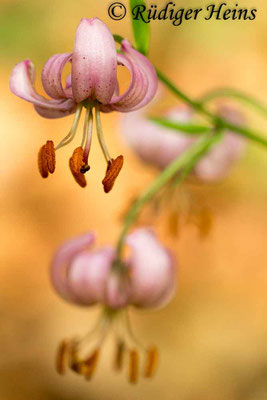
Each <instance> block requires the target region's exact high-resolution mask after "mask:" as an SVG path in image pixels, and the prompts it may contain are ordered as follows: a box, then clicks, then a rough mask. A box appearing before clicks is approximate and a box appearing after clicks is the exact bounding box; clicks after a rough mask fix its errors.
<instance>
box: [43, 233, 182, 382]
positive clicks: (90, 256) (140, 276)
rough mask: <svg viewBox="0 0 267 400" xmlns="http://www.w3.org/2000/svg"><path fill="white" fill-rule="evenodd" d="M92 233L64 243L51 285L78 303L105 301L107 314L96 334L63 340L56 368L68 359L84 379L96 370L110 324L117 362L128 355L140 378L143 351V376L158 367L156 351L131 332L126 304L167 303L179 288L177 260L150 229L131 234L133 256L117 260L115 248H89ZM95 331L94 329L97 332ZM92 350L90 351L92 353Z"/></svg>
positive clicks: (62, 369) (132, 377) (153, 305)
mask: <svg viewBox="0 0 267 400" xmlns="http://www.w3.org/2000/svg"><path fill="white" fill-rule="evenodd" d="M94 240H95V239H94V234H93V233H88V234H85V235H82V236H80V237H78V238H75V239H72V240H70V241H68V242H66V243H65V244H64V245H63V246H62V247H61V248H60V249H59V250H58V251H57V253H56V255H55V257H54V260H53V263H52V269H51V277H52V283H53V286H54V288H55V289H56V291H57V292H58V293H59V295H60V296H61V297H62V298H63V299H65V300H67V301H69V302H72V303H75V304H77V305H79V306H84V307H87V306H92V305H94V304H97V303H101V304H102V305H103V306H104V313H103V315H102V317H101V319H100V321H99V324H98V325H97V326H98V328H97V333H98V335H97V340H96V342H95V344H94V347H93V349H92V342H93V340H94V336H92V335H90V334H89V335H87V336H86V337H84V338H82V339H79V340H78V339H75V340H70V341H64V342H63V343H62V344H61V345H60V348H59V352H58V359H57V368H58V371H59V372H60V373H63V372H65V365H66V359H68V362H69V364H70V367H71V368H72V369H73V370H74V371H76V372H79V373H80V374H82V375H84V376H85V377H86V378H90V377H91V376H92V373H93V372H94V369H95V366H96V363H97V360H98V356H99V353H100V348H101V344H102V343H103V341H104V339H105V337H106V335H107V334H108V332H109V330H110V328H113V330H114V333H115V336H116V342H117V346H116V356H115V366H116V367H117V368H118V369H120V368H121V367H122V359H123V357H124V356H126V355H127V353H128V356H129V379H130V381H131V382H133V383H134V382H136V380H137V375H138V369H139V356H140V351H141V353H142V354H143V355H144V356H145V357H146V365H145V376H147V377H150V376H151V375H152V374H153V372H154V369H155V364H156V357H157V350H156V348H155V347H151V348H150V349H148V350H146V349H144V347H143V346H142V345H140V343H139V341H137V340H136V339H135V337H134V336H133V333H132V330H131V328H130V326H129V319H128V314H127V307H128V306H130V305H132V306H135V307H138V308H147V309H153V308H159V307H163V306H164V305H165V304H167V303H168V302H169V301H170V300H171V298H172V296H173V294H174V290H175V267H174V259H173V256H172V255H171V254H170V252H169V251H168V250H167V249H166V248H165V247H163V246H162V244H161V243H160V242H159V240H158V239H157V238H156V236H155V235H154V234H153V232H151V231H150V230H148V229H138V230H136V231H135V232H133V233H132V234H130V235H128V237H127V240H126V244H128V245H129V247H130V248H131V250H132V254H131V255H130V256H129V257H125V258H124V259H123V260H118V259H117V256H116V250H115V248H113V247H111V246H108V247H102V248H100V249H98V250H91V249H90V247H92V245H93V243H94ZM94 332H95V330H94ZM88 351H89V353H88Z"/></svg>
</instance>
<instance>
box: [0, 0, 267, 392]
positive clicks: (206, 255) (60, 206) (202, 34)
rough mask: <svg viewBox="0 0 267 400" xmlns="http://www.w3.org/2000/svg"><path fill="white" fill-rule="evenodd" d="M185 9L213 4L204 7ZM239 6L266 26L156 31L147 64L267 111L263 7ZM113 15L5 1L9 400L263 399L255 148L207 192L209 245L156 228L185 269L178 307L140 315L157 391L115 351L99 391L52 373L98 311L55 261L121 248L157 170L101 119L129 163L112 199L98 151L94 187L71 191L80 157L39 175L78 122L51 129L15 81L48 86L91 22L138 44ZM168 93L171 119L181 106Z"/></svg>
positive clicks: (0, 45) (259, 187) (262, 184)
mask: <svg viewBox="0 0 267 400" xmlns="http://www.w3.org/2000/svg"><path fill="white" fill-rule="evenodd" d="M124 3H125V4H126V1H124ZM176 3H177V5H179V6H181V7H182V6H191V5H192V6H204V5H206V2H203V1H201V0H198V1H195V0H191V1H190V2H188V1H187V0H186V1H185V0H183V1H182V0H179V1H177V2H176ZM218 3H219V2H217V4H218ZM239 3H240V4H239V5H240V6H242V7H249V8H250V7H252V6H255V7H256V8H258V14H257V19H256V20H255V21H247V22H240V21H202V20H199V21H198V22H196V21H194V22H190V21H188V22H186V23H184V24H183V25H182V26H180V27H173V26H172V25H171V23H170V21H165V22H163V21H160V22H154V23H153V24H151V28H152V43H151V51H150V58H151V60H152V61H153V62H154V63H155V64H156V65H157V66H158V67H159V68H161V69H162V70H163V71H165V72H166V73H168V74H169V76H170V77H171V78H172V79H173V80H174V81H175V82H176V83H177V85H179V86H180V87H181V88H183V89H184V90H185V91H187V92H188V93H189V94H190V95H192V96H199V95H201V94H203V93H204V92H205V91H206V90H208V89H211V88H213V87H218V86H233V87H236V88H240V89H243V90H245V91H247V92H251V93H253V94H254V95H255V96H256V97H258V98H259V99H261V100H262V101H263V102H264V101H265V102H266V103H267V95H266V93H267V81H266V70H267V25H266V18H267V4H266V2H264V1H263V0H242V1H240V2H239ZM109 4H110V2H109V1H105V0H101V1H98V2H96V1H93V0H76V1H73V0H64V1H62V0H45V1H41V0H25V1H24V0H20V1H18V0H0V58H1V63H0V93H1V95H0V126H1V146H0V154H1V168H0V176H1V191H0V199H1V269H0V317H1V318H0V321H1V324H0V354H1V356H0V399H1V400H24V399H25V400H26V399H29V398H30V399H38V400H76V399H79V400H85V399H90V400H94V399H101V400H112V399H127V400H150V399H156V398H157V399H164V400H176V399H179V400H266V399H267V318H266V315H267V290H266V288H267V286H266V285H267V262H266V248H267V225H266V217H267V186H266V168H267V153H266V151H265V150H264V149H263V148H260V147H259V146H257V145H255V144H252V143H250V144H249V146H248V150H247V152H246V155H245V157H244V159H243V160H242V162H241V163H240V164H238V166H236V167H235V168H234V170H233V171H232V174H231V175H230V176H229V178H227V179H226V180H225V181H223V182H222V183H221V184H218V185H213V186H207V187H201V188H200V189H198V190H200V192H201V198H202V200H201V201H203V202H204V203H205V204H208V205H209V206H210V207H211V209H212V211H213V215H214V227H213V230H212V232H211V234H210V236H209V237H208V238H206V239H204V240H200V238H199V235H198V234H197V231H196V229H195V228H194V227H192V226H189V227H186V228H185V229H183V230H182V232H181V233H180V235H179V237H178V238H172V237H170V235H169V234H168V230H167V229H166V226H165V221H164V218H163V216H161V217H160V218H158V217H157V218H156V217H155V218H154V221H153V220H152V221H151V224H153V222H154V224H155V226H156V228H157V231H158V233H159V235H160V237H161V239H162V240H163V241H164V242H165V243H167V244H169V245H170V246H171V247H172V248H173V249H174V251H175V253H176V255H177V259H178V262H179V290H178V291H177V294H176V297H175V299H174V301H173V302H172V303H171V304H170V305H169V306H168V307H167V308H166V309H164V310H162V311H159V312H154V313H147V312H136V311H134V310H133V311H132V312H131V317H132V321H133V326H134V329H135V331H136V333H137V335H138V336H139V337H140V338H142V339H143V340H144V341H145V342H147V343H151V342H153V343H157V344H158V346H159V347H160V349H161V363H160V368H159V371H158V374H157V376H156V377H155V378H154V379H153V381H143V380H141V381H140V383H139V384H138V386H134V387H132V386H130V385H129V384H128V383H127V379H126V372H125V373H124V374H123V375H124V376H121V375H119V376H117V375H116V374H115V373H113V371H112V370H111V368H110V366H111V356H112V344H111V343H107V346H106V348H105V350H104V351H103V354H102V359H101V363H100V365H99V369H98V370H97V373H96V376H95V379H94V380H93V382H92V383H89V384H88V383H86V382H84V381H83V380H81V379H80V378H79V377H77V376H75V375H72V374H68V375H67V376H66V377H64V378H61V377H58V376H57V375H56V373H55V370H54V352H55V349H56V347H57V343H58V341H59V340H60V339H61V338H63V337H67V336H72V335H75V334H77V333H78V334H82V333H83V332H85V331H87V330H88V329H89V328H90V327H91V326H92V325H93V323H94V320H95V318H96V316H97V314H98V312H99V309H98V308H95V309H92V310H91V309H79V308H76V307H73V306H71V305H69V304H67V303H64V302H63V301H62V300H61V299H60V298H58V297H57V295H56V294H55V293H54V291H53V289H52V287H51V285H50V281H49V262H50V259H51V256H52V254H53V252H54V250H55V249H56V247H57V246H58V245H59V244H60V243H61V242H62V241H63V240H65V239H67V238H69V237H70V236H74V235H76V234H79V233H81V232H84V231H86V230H92V229H93V230H96V231H97V234H98V243H99V244H103V243H114V242H115V241H116V238H117V235H118V233H119V230H120V226H121V216H122V214H123V212H124V210H125V209H126V208H127V204H128V203H129V202H130V201H131V199H132V197H133V196H135V195H136V194H137V193H138V192H139V191H141V190H142V188H144V187H145V185H146V184H147V183H148V182H149V181H150V180H151V179H153V177H154V176H155V175H156V171H155V170H153V169H152V168H149V167H147V166H145V165H143V164H142V163H141V162H140V161H139V160H138V159H137V158H136V156H135V155H134V154H133V153H132V152H131V151H130V150H129V149H128V148H127V147H126V146H125V144H124V143H123V141H122V140H121V132H120V115H117V114H116V113H114V114H112V115H107V116H104V117H103V124H104V131H105V135H106V139H107V142H108V145H109V147H110V149H111V151H112V153H113V154H115V155H116V154H121V153H123V154H124V155H125V159H126V163H125V168H124V169H123V171H122V173H121V176H120V178H119V179H118V182H117V185H116V187H115V190H114V191H113V192H112V193H111V194H110V195H109V196H106V195H104V193H103V190H102V185H101V180H102V178H103V173H104V170H105V163H104V159H103V157H102V154H101V153H100V149H99V147H98V146H96V143H95V141H94V145H93V149H92V154H91V166H92V169H91V171H90V174H88V187H87V189H85V190H82V189H80V188H79V187H78V186H77V185H76V184H75V183H74V181H73V178H72V176H71V174H70V172H69V169H68V158H69V156H70V153H71V152H72V150H73V148H74V145H73V146H70V147H67V148H66V149H63V150H62V151H60V152H59V153H58V155H57V171H56V174H55V175H54V176H52V177H50V178H49V179H48V180H46V181H43V180H42V179H41V178H40V176H39V173H38V170H37V166H36V155H37V152H38V149H39V147H40V146H41V145H42V144H43V143H44V142H45V141H46V140H47V139H48V138H50V139H53V140H54V141H55V142H58V141H59V140H60V139H61V138H62V137H63V136H65V134H66V133H67V131H68V129H69V127H70V124H71V121H72V117H68V118H64V119H62V120H55V121H49V120H45V119H42V118H41V117H39V116H38V115H37V114H36V113H35V112H34V109H33V107H32V106H31V105H30V104H28V103H26V102H23V101H22V100H20V99H18V98H16V97H15V96H13V95H12V94H11V93H10V91H9V87H8V79H9V75H10V71H11V69H12V67H13V65H14V64H15V63H17V62H19V61H21V60H22V59H25V58H30V59H31V60H32V61H33V62H34V64H35V66H36V68H37V77H38V79H37V87H39V88H40V73H41V68H42V66H43V64H44V63H45V61H46V60H47V59H48V58H49V57H50V56H51V55H52V54H54V53H58V52H67V51H71V50H72V46H73V38H74V33H75V30H76V27H77V25H78V23H79V20H80V18H81V17H92V16H98V17H99V18H101V19H102V20H103V21H104V22H106V23H107V24H108V26H109V27H110V29H111V30H112V31H113V32H114V33H117V34H121V35H123V36H126V37H128V38H130V39H131V40H132V33H131V27H130V20H129V18H125V19H124V20H123V21H120V22H116V21H111V20H110V18H109V17H108V15H107V7H108V5H109ZM157 4H158V5H159V6H160V5H164V4H165V1H160V0H158V2H157ZM234 4H235V2H234V3H233V2H229V5H234ZM163 94H164V96H163V97H164V104H163V107H167V106H169V105H175V104H177V100H176V99H175V98H174V97H173V96H172V95H170V94H168V93H167V92H165V91H164V92H163ZM247 116H248V121H249V123H250V124H251V125H253V126H255V127H256V128H258V129H261V130H262V131H263V132H265V130H266V128H267V123H266V120H264V119H263V118H261V117H260V116H255V114H254V113H252V112H251V111H247Z"/></svg>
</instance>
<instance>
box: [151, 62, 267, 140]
mask: <svg viewBox="0 0 267 400" xmlns="http://www.w3.org/2000/svg"><path fill="white" fill-rule="evenodd" d="M157 74H158V78H159V80H160V81H161V82H162V83H164V84H165V86H167V87H168V88H169V89H170V90H171V91H172V92H173V93H174V94H175V95H176V96H177V97H179V98H180V99H181V100H183V101H185V102H186V103H187V104H189V105H190V106H191V107H193V108H194V109H195V110H196V111H197V112H199V113H201V114H203V115H205V116H206V117H208V118H210V119H211V120H212V122H213V123H214V125H215V126H216V125H219V126H220V127H222V128H226V129H230V130H231V131H233V132H235V133H238V134H239V135H242V136H245V137H247V138H248V139H250V140H253V141H254V142H257V143H259V144H262V145H263V146H266V147H267V139H265V138H264V137H262V134H261V133H259V132H256V131H255V130H254V129H253V130H252V129H249V128H244V127H241V126H238V125H234V124H231V123H230V122H228V121H226V120H225V119H223V118H221V117H219V116H218V115H216V114H213V113H212V112H210V111H209V110H208V109H207V108H206V107H205V106H204V105H203V104H201V103H200V102H198V101H195V100H192V99H190V98H189V97H188V96H187V95H185V94H184V93H183V92H182V91H181V90H180V89H178V88H177V87H176V86H175V85H174V84H173V83H172V82H171V81H170V80H169V79H168V78H167V77H166V76H165V75H164V74H163V73H162V72H160V71H159V70H157Z"/></svg>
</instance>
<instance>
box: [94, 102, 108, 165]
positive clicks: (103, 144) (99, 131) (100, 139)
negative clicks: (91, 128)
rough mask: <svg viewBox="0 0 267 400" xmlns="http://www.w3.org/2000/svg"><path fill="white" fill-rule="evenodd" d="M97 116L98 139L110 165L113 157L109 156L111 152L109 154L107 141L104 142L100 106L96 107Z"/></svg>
mask: <svg viewBox="0 0 267 400" xmlns="http://www.w3.org/2000/svg"><path fill="white" fill-rule="evenodd" d="M95 115H96V130H97V137H98V140H99V144H100V146H101V149H102V152H103V154H104V157H105V159H106V161H107V163H108V162H109V161H111V157H110V155H109V152H108V149H107V146H106V143H105V140H104V135H103V131H102V126H101V119H100V111H99V107H98V105H96V106H95Z"/></svg>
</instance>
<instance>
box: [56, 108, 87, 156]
mask: <svg viewBox="0 0 267 400" xmlns="http://www.w3.org/2000/svg"><path fill="white" fill-rule="evenodd" d="M82 108H83V105H82V104H81V103H80V104H78V106H77V110H76V114H75V117H74V120H73V124H72V127H71V129H70V131H69V133H68V134H67V136H66V137H65V138H64V139H63V140H61V142H60V143H59V144H58V145H57V147H56V148H55V150H59V149H61V147H64V146H66V145H67V144H69V143H70V142H71V141H72V140H73V139H74V137H75V134H76V131H77V128H78V125H79V121H80V117H81V113H82Z"/></svg>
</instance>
